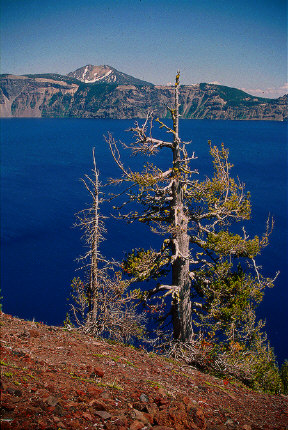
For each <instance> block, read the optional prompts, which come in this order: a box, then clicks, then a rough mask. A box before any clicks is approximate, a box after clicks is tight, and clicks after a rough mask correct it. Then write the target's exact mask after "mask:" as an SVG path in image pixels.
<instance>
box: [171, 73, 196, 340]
mask: <svg viewBox="0 0 288 430" xmlns="http://www.w3.org/2000/svg"><path fill="white" fill-rule="evenodd" d="M177 76H179V75H177ZM178 85H179V77H178V79H177V77H176V83H175V86H176V88H175V109H174V110H173V113H172V116H173V129H174V132H175V134H174V140H173V149H172V151H173V176H174V180H173V186H172V197H173V202H172V216H173V246H172V261H173V263H172V284H173V285H175V286H177V287H178V298H177V300H176V299H175V298H174V301H173V303H172V322H173V337H174V339H179V340H181V341H189V340H190V339H191V338H192V335H193V329H192V309H191V295H190V283H191V282H190V278H189V236H188V218H187V215H186V214H185V209H184V201H183V200H184V195H183V183H182V182H181V179H180V177H181V175H180V172H181V169H182V168H183V166H182V163H181V150H180V139H179V90H178Z"/></svg>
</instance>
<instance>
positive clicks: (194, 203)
mask: <svg viewBox="0 0 288 430" xmlns="http://www.w3.org/2000/svg"><path fill="white" fill-rule="evenodd" d="M179 78H180V73H179V72H178V73H177V76H176V82H175V102H174V106H173V107H169V108H168V109H169V111H170V114H171V118H172V126H171V127H170V126H168V125H167V124H166V123H164V122H163V121H161V120H160V119H159V118H156V119H155V120H154V119H153V115H152V114H149V115H148V116H147V118H146V121H145V122H144V124H142V125H140V124H139V123H137V122H136V123H135V126H134V127H132V128H131V130H130V131H131V132H132V134H133V137H134V138H133V141H132V142H131V143H129V144H123V145H124V147H125V149H129V150H130V151H131V152H132V154H133V155H137V154H142V155H143V154H144V155H147V156H152V155H154V154H156V153H157V152H158V151H170V154H171V165H170V167H169V168H168V169H167V170H165V171H163V170H161V169H160V168H159V167H157V166H155V165H154V164H152V163H150V162H149V163H148V162H147V163H146V164H145V165H144V168H143V170H142V171H141V172H139V171H133V170H131V169H130V168H127V167H126V166H125V165H124V164H123V162H122V160H121V156H120V150H119V144H118V143H117V142H116V141H115V139H114V138H113V136H112V135H111V134H109V135H108V136H107V137H106V141H107V142H108V144H109V146H110V150H111V153H112V155H113V158H114V160H115V162H116V163H117V165H118V166H119V168H120V169H121V171H122V176H121V177H120V178H118V179H115V180H112V181H111V182H112V183H114V184H118V185H119V184H122V186H123V185H126V186H127V188H126V193H125V192H124V191H123V189H122V191H121V193H120V195H121V196H122V197H123V196H125V197H124V200H123V201H122V202H121V203H120V204H119V206H118V211H119V217H120V218H123V219H124V220H126V221H127V222H135V221H139V222H141V223H144V224H147V225H148V226H150V228H151V230H152V231H153V232H154V233H156V234H159V235H161V236H162V237H163V241H162V246H161V247H160V249H158V250H153V249H148V250H144V249H134V250H133V251H132V252H131V253H130V254H128V255H127V258H126V259H125V261H124V262H123V270H124V271H125V272H126V273H128V274H129V275H130V276H131V277H132V278H133V280H135V281H144V280H148V279H149V280H154V281H155V283H154V285H152V287H149V288H148V289H146V290H144V291H142V292H139V296H140V297H141V300H142V302H144V303H145V304H147V305H148V306H149V303H150V308H151V309H153V311H154V312H156V314H157V313H158V321H159V322H161V323H162V324H164V322H165V324H166V327H167V322H169V318H170V321H171V323H172V339H173V341H174V343H178V344H179V342H180V343H181V344H182V345H185V346H187V345H189V344H190V345H194V346H193V348H194V349H193V348H192V350H193V351H194V352H195V340H196V339H197V342H198V345H202V346H203V349H205V348H207V349H208V351H209V353H210V356H213V354H214V353H215V348H214V345H215V342H216V340H217V341H218V345H219V342H220V343H221V345H222V346H221V348H220V347H218V351H217V356H218V357H220V355H221V357H222V359H221V360H220V361H221V363H222V364H221V366H222V368H225V366H226V364H227V363H228V361H229V360H228V356H229V357H230V358H231V357H235V354H236V353H237V351H238V352H239V351H241V353H242V355H243V354H244V351H248V350H249V351H250V352H251V351H254V352H253V354H254V355H257V353H258V352H259V348H260V347H259V345H261V348H262V350H263V356H267V357H268V356H269V357H270V356H271V357H272V356H273V357H274V355H273V351H272V352H271V350H270V349H269V348H270V347H269V348H268V349H269V351H270V352H271V353H270V352H269V353H267V354H266V352H265V351H264V350H265V348H266V347H264V346H263V342H265V340H263V336H262V334H261V329H262V327H263V325H264V323H263V322H262V321H259V322H258V323H257V322H256V315H255V308H256V306H257V305H258V304H259V303H260V302H261V300H262V298H263V294H264V289H265V288H266V287H272V286H273V282H274V280H275V278H274V279H270V278H265V277H263V276H262V274H261V271H260V267H259V266H258V265H257V263H256V257H257V256H258V255H259V254H260V252H261V250H262V249H263V248H264V247H265V246H267V244H268V239H269V235H270V233H271V231H272V229H273V220H269V219H268V221H267V227H266V231H265V233H264V234H263V235H262V237H261V238H259V237H258V236H255V237H253V238H249V236H248V234H247V233H246V231H245V229H244V227H243V228H242V230H241V229H238V230H240V233H239V232H238V233H235V232H233V231H232V229H231V224H232V223H239V222H241V221H242V222H246V221H247V220H249V218H250V215H251V203H250V194H249V192H246V191H245V185H244V184H243V183H241V182H240V181H239V179H237V180H235V179H233V177H231V169H232V167H233V166H232V165H231V164H230V163H229V161H228V155H229V151H228V150H227V149H226V148H225V147H224V145H223V144H222V145H221V147H220V148H219V147H217V146H213V145H212V143H211V142H210V141H209V146H210V154H211V157H212V163H213V166H214V174H213V176H212V178H206V179H205V180H202V181H200V180H199V179H197V174H198V172H197V170H196V169H193V161H194V160H195V159H196V156H195V153H191V152H189V154H188V145H189V143H188V142H183V141H182V140H181V138H180V137H179V106H180V105H179ZM154 122H156V123H157V124H158V125H159V127H160V129H161V130H162V131H164V132H165V134H166V135H167V134H168V135H170V136H171V140H170V141H169V140H168V141H167V140H161V139H159V138H155V137H153V134H152V129H153V124H154ZM129 203H131V204H132V207H131V210H130V211H129V210H128V211H126V212H125V210H126V208H127V205H128V204H129ZM135 204H136V205H137V204H138V205H140V207H141V210H140V211H139V212H138V210H135ZM137 209H138V208H137ZM165 275H170V278H171V282H170V281H167V282H166V281H164V282H163V279H164V278H165ZM170 278H169V276H168V277H166V279H170ZM149 285H150V286H151V282H150V283H149ZM143 288H144V287H143ZM155 297H157V298H158V301H157V302H156V304H155V301H154V302H153V303H154V304H153V305H151V303H152V302H151V301H152V300H153V298H154V299H155ZM168 297H170V301H169V303H168V301H167V299H168ZM163 304H165V306H164V311H163V312H162V313H161V312H160V311H161V310H163ZM168 326H169V325H168ZM259 339H261V340H259ZM253 348H254V349H253ZM262 350H261V351H262ZM256 351H258V352H256ZM265 354H266V355H265ZM271 354H272V355H271ZM192 355H193V354H192ZM194 355H195V354H194ZM224 356H225V357H226V358H225V357H224ZM239 356H240V355H239ZM271 357H270V358H271ZM224 358H225V360H224ZM270 358H269V360H270ZM223 360H224V361H225V363H226V364H225V363H224V364H223ZM270 361H271V360H270ZM272 361H273V360H272ZM230 362H231V363H232V362H233V360H230ZM221 366H220V367H221ZM233 366H234V367H235V362H234V364H233ZM230 367H231V366H230ZM248 367H249V365H248ZM254 367H255V366H254ZM256 367H257V366H256ZM256 367H255V368H256ZM244 370H245V371H246V369H244ZM244 373H245V372H244ZM248 373H249V372H248ZM277 386H278V385H277Z"/></svg>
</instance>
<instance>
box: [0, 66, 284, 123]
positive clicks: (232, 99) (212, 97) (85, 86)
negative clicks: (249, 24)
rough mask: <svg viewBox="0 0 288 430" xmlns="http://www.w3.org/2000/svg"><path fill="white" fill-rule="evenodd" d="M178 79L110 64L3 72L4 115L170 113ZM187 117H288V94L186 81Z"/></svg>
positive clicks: (0, 97) (0, 98) (0, 110)
mask: <svg viewBox="0 0 288 430" xmlns="http://www.w3.org/2000/svg"><path fill="white" fill-rule="evenodd" d="M173 100H174V87H173V85H171V86H169V85H166V86H161V85H153V84H151V83H149V82H145V81H141V80H139V79H136V78H133V77H132V76H129V75H126V74H125V73H122V72H119V71H117V70H116V69H114V68H113V67H110V66H92V65H88V66H84V67H81V68H79V69H77V70H76V71H75V72H71V73H69V74H68V75H66V76H64V75H59V74H52V73H49V74H37V75H26V76H14V75H7V74H6V75H1V76H0V116H1V117H50V118H58V117H63V118H64V117H65V118H69V117H70V118H113V119H129V118H145V117H146V115H147V112H148V111H153V112H154V114H155V116H158V117H161V118H166V117H169V110H168V108H167V106H172V105H173ZM179 102H180V104H181V106H180V113H181V116H182V118H188V119H190V118H193V119H230V120H235V119H237V120H241V119H245V120H247V119H251V120H274V121H284V120H287V95H285V96H283V97H279V98H278V99H267V98H261V97H255V96H252V95H250V94H247V93H245V92H244V91H241V90H239V89H237V88H231V87H226V86H222V85H216V84H207V83H201V84H195V85H181V86H180V89H179Z"/></svg>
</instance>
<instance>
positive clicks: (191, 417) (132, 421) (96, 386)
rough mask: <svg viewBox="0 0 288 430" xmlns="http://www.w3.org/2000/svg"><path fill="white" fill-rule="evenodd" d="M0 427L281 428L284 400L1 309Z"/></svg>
mask: <svg viewBox="0 0 288 430" xmlns="http://www.w3.org/2000/svg"><path fill="white" fill-rule="evenodd" d="M0 321H1V322H0V324H1V326H0V328H1V418H0V420H1V421H0V423H1V430H6V429H13V430H17V429H19V430H20V429H23V430H26V429H27V430H28V429H29V430H33V429H37V430H38V429H39V430H42V429H43V430H52V429H53V430H54V429H55V430H57V429H63V430H64V429H75V430H81V429H107V430H114V429H115V430H116V429H119V430H140V429H154V430H169V429H176V430H182V429H183V430H184V429H193V430H226V429H227V430H229V429H239V430H260V429H263V430H264V429H265V430H273V429H275V430H276V429H279V430H280V429H282V430H287V429H288V397H287V396H284V395H279V396H276V395H269V394H262V393H258V392H255V391H252V390H250V389H248V388H245V387H241V386H240V385H239V384H237V383H236V382H233V381H228V380H221V379H217V378H216V377H213V376H211V375H207V374H203V373H201V372H199V371H198V370H196V369H194V368H192V367H189V366H187V365H185V364H183V363H181V362H177V361H174V360H169V359H167V358H165V357H164V356H158V355H155V354H151V353H147V352H146V351H144V350H141V349H134V348H132V347H129V346H125V345H122V344H116V343H115V344H114V343H111V342H107V341H104V340H102V339H95V338H93V337H90V336H87V335H83V334H82V333H80V332H78V331H77V330H71V331H67V330H65V329H64V328H63V327H48V326H45V325H43V324H40V323H35V322H29V321H24V320H21V319H18V318H14V317H12V316H10V315H6V314H4V313H1V315H0Z"/></svg>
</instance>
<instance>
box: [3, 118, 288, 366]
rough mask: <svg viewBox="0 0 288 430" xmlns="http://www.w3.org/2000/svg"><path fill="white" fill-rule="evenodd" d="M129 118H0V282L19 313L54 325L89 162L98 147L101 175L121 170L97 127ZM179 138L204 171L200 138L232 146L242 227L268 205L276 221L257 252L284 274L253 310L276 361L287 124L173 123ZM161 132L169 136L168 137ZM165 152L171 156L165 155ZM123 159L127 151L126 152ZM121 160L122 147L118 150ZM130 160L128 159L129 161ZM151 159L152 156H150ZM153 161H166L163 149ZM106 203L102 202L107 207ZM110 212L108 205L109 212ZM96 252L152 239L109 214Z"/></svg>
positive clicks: (9, 306) (284, 350) (268, 269)
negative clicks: (242, 187) (247, 206)
mask: <svg viewBox="0 0 288 430" xmlns="http://www.w3.org/2000/svg"><path fill="white" fill-rule="evenodd" d="M132 124H133V122H132V121H121V120H84V119H81V120H79V119H65V120H64V119H5V120H3V119H2V120H1V242H2V243H1V289H2V295H3V310H4V312H6V313H10V314H13V315H16V316H19V317H22V318H27V319H32V318H35V319H36V320H38V321H43V322H47V323H49V324H61V323H62V322H63V320H64V319H65V315H66V311H67V300H66V298H67V296H68V294H69V287H70V281H71V279H72V278H73V277H74V276H75V275H77V272H76V271H75V270H76V268H77V264H76V263H75V259H76V258H77V257H78V256H79V255H80V254H81V253H82V252H83V247H82V244H81V242H80V236H81V232H79V231H78V230H77V229H74V228H72V226H73V224H74V222H75V217H74V214H75V213H76V212H78V211H79V210H81V209H83V208H84V207H86V205H87V203H89V197H88V195H87V193H86V191H85V190H84V188H83V185H82V183H81V182H80V180H79V178H81V177H84V175H85V174H87V173H88V174H89V173H90V171H91V168H92V156H91V154H92V148H93V147H95V153H96V159H97V166H98V168H99V170H100V175H101V180H102V182H105V180H106V179H107V178H108V177H110V176H118V175H119V174H120V172H119V170H118V168H117V167H116V166H115V164H114V162H113V160H112V156H111V154H110V152H109V150H108V147H107V144H106V143H105V141H104V139H103V135H104V134H107V131H111V132H113V134H114V136H115V137H117V138H120V139H122V140H125V139H127V138H129V134H127V133H126V132H125V130H127V129H128V128H129V126H131V125H132ZM180 135H181V137H182V139H183V140H188V141H190V140H192V143H191V144H190V146H189V148H190V150H191V152H192V151H195V153H196V155H197V156H198V159H197V160H196V161H195V162H194V163H195V168H198V169H199V171H200V173H201V175H205V174H209V173H210V172H211V166H210V158H209V152H208V149H209V148H208V145H207V140H208V139H211V140H212V143H214V144H220V143H221V142H224V143H225V145H226V146H227V147H229V149H230V161H231V162H232V163H233V164H234V168H233V171H232V172H233V173H234V175H235V176H236V175H238V176H239V177H240V179H241V180H242V181H243V182H245V183H246V189H247V190H249V191H251V194H252V205H253V211H252V220H251V222H250V223H249V224H248V225H247V226H246V229H247V230H248V232H249V234H250V235H251V236H252V235H254V234H259V235H260V234H261V233H262V232H263V231H264V230H265V223H266V219H267V216H268V215H269V213H270V214H271V215H273V217H274V219H275V228H274V231H273V234H272V237H271V240H270V246H269V247H268V248H266V249H265V250H264V251H263V252H262V255H261V264H263V268H264V273H265V274H266V275H270V276H273V275H274V273H275V272H276V271H277V270H280V271H281V273H280V275H279V277H278V279H277V281H276V286H275V288H274V289H271V290H268V291H267V292H266V294H265V298H264V301H263V303H262V304H261V307H260V308H259V312H258V315H259V317H261V318H265V319H266V320H267V326H266V330H267V332H268V335H269V338H270V340H271V344H272V346H273V347H274V348H275V352H276V354H277V356H278V359H279V362H282V361H283V359H284V358H285V357H288V346H287V345H288V342H287V339H288V337H287V284H288V283H287V279H288V275H287V125H286V124H285V123H280V122H268V121H267V122H265V121H258V122H256V121H255V122H254V121H198V120H191V121H190V120H189V121H187V120H186V121H181V122H180ZM166 138H167V135H166ZM167 157H168V158H167ZM126 158H127V157H126ZM124 159H125V155H124ZM127 161H128V162H129V163H130V164H131V165H132V166H133V165H135V164H137V163H138V160H137V159H135V158H132V159H128V160H127ZM151 161H152V160H151ZM157 162H158V163H159V164H160V165H165V163H167V162H169V154H168V153H167V156H166V155H165V154H163V152H161V154H160V155H159V156H158V161H157ZM107 211H108V208H105V212H107ZM107 213H108V212H107ZM106 226H107V228H108V234H107V240H106V241H105V242H104V243H103V253H104V254H106V255H107V256H108V257H114V258H116V259H117V258H118V259H120V258H121V257H122V256H123V252H124V251H125V250H126V251H129V250H130V249H131V248H132V247H141V246H148V247H149V246H153V243H154V241H155V240H157V239H155V237H154V236H152V235H151V234H149V233H148V232H147V229H146V227H145V226H138V225H136V224H135V225H132V226H131V225H129V226H127V225H125V224H124V223H122V222H121V221H115V220H111V219H110V220H108V221H107V223H106Z"/></svg>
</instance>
